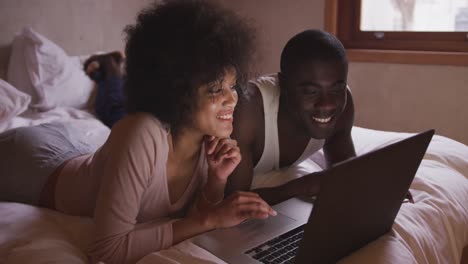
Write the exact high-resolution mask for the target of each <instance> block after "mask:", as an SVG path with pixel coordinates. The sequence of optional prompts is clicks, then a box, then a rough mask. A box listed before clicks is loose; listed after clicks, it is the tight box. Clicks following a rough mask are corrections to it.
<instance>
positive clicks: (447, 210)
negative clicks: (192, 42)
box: [0, 108, 468, 264]
mask: <svg viewBox="0 0 468 264" xmlns="http://www.w3.org/2000/svg"><path fill="white" fill-rule="evenodd" d="M51 121H59V122H64V123H67V122H72V123H73V124H74V125H77V124H79V125H80V126H81V127H83V129H84V130H86V133H87V135H88V136H89V139H90V141H91V142H95V143H96V144H100V143H102V142H104V141H105V139H106V138H107V136H108V134H109V129H108V128H107V127H105V126H104V125H103V124H102V123H101V122H99V121H98V120H96V119H95V118H94V117H93V115H92V114H89V113H87V112H85V111H81V110H76V109H72V108H56V109H54V110H52V111H48V112H45V113H27V114H23V115H22V116H21V117H15V118H14V119H13V120H11V121H10V122H8V123H7V124H0V131H3V130H6V129H10V128H14V127H18V126H30V125H37V124H40V123H45V122H51ZM409 135H410V134H407V133H396V132H384V131H376V130H370V129H365V128H359V127H355V128H354V129H353V139H354V142H355V146H356V151H357V153H358V154H362V153H365V152H368V151H371V150H373V149H376V148H379V147H382V146H385V145H388V144H390V143H392V142H395V141H397V140H400V139H402V138H405V137H407V136H409ZM321 164H323V155H322V154H321V153H318V154H317V155H314V157H312V158H311V160H309V161H307V162H305V163H303V164H301V167H298V168H294V169H291V170H288V171H281V172H276V173H271V174H270V175H269V176H268V178H265V179H264V180H263V181H259V182H258V183H257V185H276V184H279V183H281V182H283V181H285V180H288V179H290V178H294V177H298V176H299V175H301V174H303V173H305V172H307V171H315V170H319V169H321V166H320V165H321ZM411 192H412V194H413V197H414V199H415V204H404V205H403V206H402V208H401V210H400V212H399V214H398V216H397V218H396V221H395V224H394V226H393V229H392V231H391V232H390V233H388V234H386V235H384V236H382V237H381V238H379V239H378V240H376V241H374V242H372V243H370V244H369V245H367V246H366V247H364V248H362V249H360V250H358V251H356V252H355V253H354V254H352V255H351V256H349V257H347V258H345V259H343V260H342V261H341V262H340V263H345V264H346V263H459V262H460V258H461V252H462V249H463V247H464V246H466V245H467V244H468V147H467V146H465V145H463V144H461V143H458V142H456V141H453V140H451V139H448V138H445V137H441V136H435V137H434V138H433V140H432V142H431V144H430V146H429V149H428V151H427V153H426V155H425V157H424V160H423V162H422V163H421V166H420V168H419V170H418V172H417V174H416V178H415V180H414V182H413V184H412V185H411ZM92 228H93V224H92V221H91V219H89V218H81V217H71V216H67V215H64V214H61V213H58V212H54V211H51V210H47V209H42V208H38V207H34V206H29V205H24V204H17V203H7V202H0V263H87V262H86V261H87V260H86V256H85V254H84V252H85V249H86V246H87V244H88V243H89V241H90V234H91V233H92ZM138 263H139V264H154V263H223V262H222V261H221V260H219V259H218V258H216V257H215V256H213V255H211V254H210V253H209V252H207V251H205V250H203V249H201V248H199V247H197V246H195V245H194V244H192V243H191V242H190V241H189V240H188V241H184V242H182V243H180V244H178V245H175V246H174V247H172V248H170V249H168V250H163V251H160V252H155V253H151V254H148V255H147V256H146V257H144V258H143V259H141V260H140V261H139V262H138Z"/></svg>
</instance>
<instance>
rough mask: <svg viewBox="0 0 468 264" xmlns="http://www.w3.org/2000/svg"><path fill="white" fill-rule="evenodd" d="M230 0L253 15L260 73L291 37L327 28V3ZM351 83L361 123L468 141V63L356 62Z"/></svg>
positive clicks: (274, 64) (275, 65)
mask: <svg viewBox="0 0 468 264" xmlns="http://www.w3.org/2000/svg"><path fill="white" fill-rule="evenodd" d="M325 1H326V0H316V1H303V0H296V1H281V0H256V1H249V0H237V1H228V0H224V1H223V3H225V4H226V5H227V6H229V7H231V8H233V9H235V10H237V11H238V12H239V13H240V14H242V15H244V16H247V17H248V18H249V19H252V20H253V22H254V23H255V24H256V25H257V26H258V28H259V33H260V38H261V39H260V51H261V55H263V56H264V58H263V60H261V61H260V62H259V63H258V65H259V72H263V73H267V72H273V71H278V69H279V57H280V54H281V50H282V48H283V46H284V44H285V43H286V41H287V40H288V39H289V38H290V37H291V36H293V35H294V34H296V33H298V32H300V31H302V30H303V29H305V28H321V29H323V28H324V22H323V21H324V20H323V19H324V3H325ZM348 82H349V84H350V86H351V88H352V91H353V97H354V99H355V101H356V122H355V123H356V125H358V126H362V127H367V128H372V129H379V130H389V131H405V132H417V131H421V130H424V129H428V128H435V129H436V131H437V133H438V134H440V135H444V136H448V137H450V138H453V139H456V140H458V141H461V142H463V143H464V144H467V145H468V67H452V66H437V65H433V66H422V65H401V64H379V63H353V62H351V63H350V67H349V77H348Z"/></svg>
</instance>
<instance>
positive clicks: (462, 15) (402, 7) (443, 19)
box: [360, 0, 468, 32]
mask: <svg viewBox="0 0 468 264" xmlns="http://www.w3.org/2000/svg"><path fill="white" fill-rule="evenodd" d="M360 28H361V31H426V32H454V31H468V0H361V24H360Z"/></svg>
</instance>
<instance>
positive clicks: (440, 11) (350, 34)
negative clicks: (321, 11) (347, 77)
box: [325, 0, 468, 65]
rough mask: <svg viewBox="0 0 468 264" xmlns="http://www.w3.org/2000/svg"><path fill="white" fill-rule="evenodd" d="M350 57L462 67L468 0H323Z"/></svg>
mask: <svg viewBox="0 0 468 264" xmlns="http://www.w3.org/2000/svg"><path fill="white" fill-rule="evenodd" d="M325 3H326V22H325V24H326V29H327V30H328V31H330V32H332V33H334V34H336V35H337V36H338V38H339V39H340V40H341V41H342V42H343V44H344V46H345V47H346V49H347V50H348V56H349V57H350V60H351V61H374V62H395V63H415V64H449V65H468V0H325Z"/></svg>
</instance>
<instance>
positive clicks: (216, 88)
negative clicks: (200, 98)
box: [208, 87, 223, 94]
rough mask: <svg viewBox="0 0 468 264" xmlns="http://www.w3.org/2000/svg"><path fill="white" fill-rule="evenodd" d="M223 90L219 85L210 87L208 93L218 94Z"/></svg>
mask: <svg viewBox="0 0 468 264" xmlns="http://www.w3.org/2000/svg"><path fill="white" fill-rule="evenodd" d="M222 91H223V88H221V87H212V88H210V89H209V90H208V92H209V93H210V94H219V93H221V92H222Z"/></svg>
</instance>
